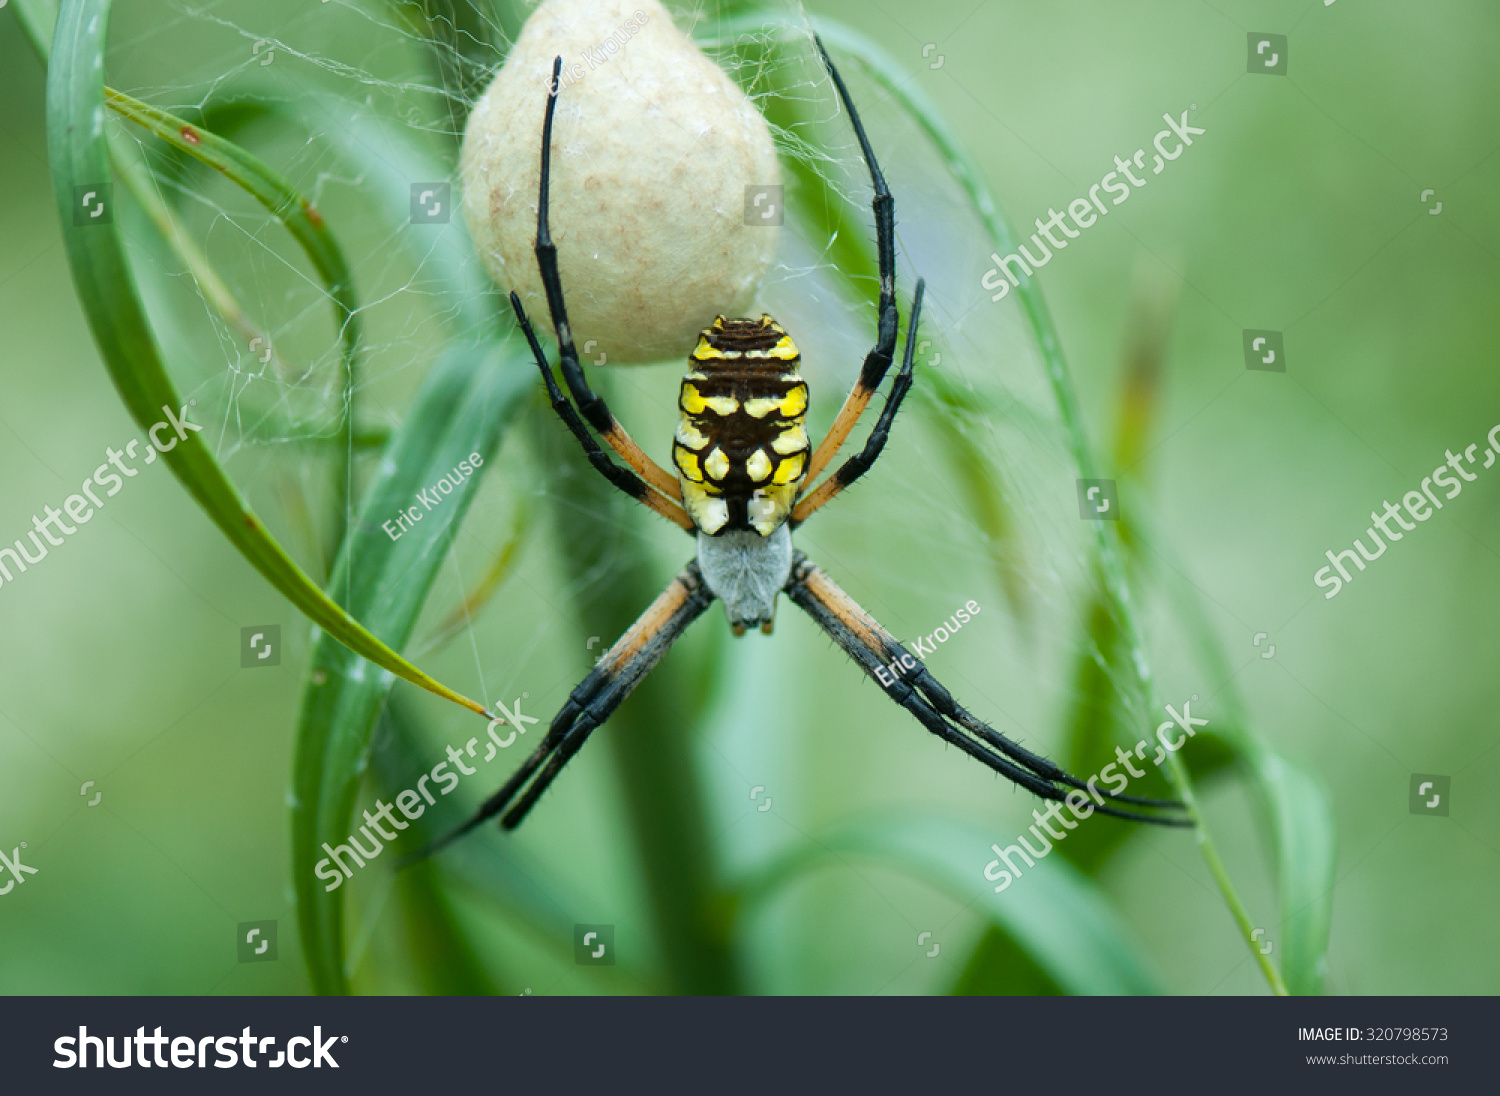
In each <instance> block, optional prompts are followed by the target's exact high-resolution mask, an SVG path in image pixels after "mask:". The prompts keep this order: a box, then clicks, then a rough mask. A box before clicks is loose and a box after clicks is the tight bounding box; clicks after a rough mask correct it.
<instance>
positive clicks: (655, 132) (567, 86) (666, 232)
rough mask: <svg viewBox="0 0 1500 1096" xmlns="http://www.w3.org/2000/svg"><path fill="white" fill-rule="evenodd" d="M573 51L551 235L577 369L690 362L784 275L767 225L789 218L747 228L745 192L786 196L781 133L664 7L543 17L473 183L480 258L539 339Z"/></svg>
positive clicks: (517, 59) (550, 0) (468, 191)
mask: <svg viewBox="0 0 1500 1096" xmlns="http://www.w3.org/2000/svg"><path fill="white" fill-rule="evenodd" d="M559 55H561V56H562V59H563V69H562V77H561V81H560V84H561V91H560V93H559V96H558V102H557V114H556V117H555V120H554V122H553V131H552V201H551V231H552V238H553V241H554V242H555V243H556V244H557V250H558V261H559V264H560V267H561V273H562V283H563V291H564V292H565V293H566V295H567V306H568V319H569V321H570V324H571V326H572V329H573V336H574V341H575V343H576V344H577V346H578V351H579V355H580V356H581V358H582V359H583V361H584V363H585V364H586V365H587V364H589V363H593V362H598V361H599V359H600V355H601V354H602V355H604V356H605V357H606V358H607V360H608V362H609V363H610V364H627V363H632V362H649V361H660V360H662V359H664V358H680V357H683V356H685V355H686V354H687V353H688V352H689V351H690V350H691V349H692V348H693V346H694V344H695V342H696V339H697V335H698V332H699V331H700V330H701V329H703V328H705V327H707V326H709V325H710V324H711V323H712V322H713V320H714V317H715V316H717V315H719V314H720V313H723V314H726V315H729V316H736V315H739V314H741V313H743V312H745V311H746V310H748V309H749V308H750V305H751V302H752V300H753V298H754V296H755V292H756V289H757V287H758V286H759V284H760V280H761V278H762V277H763V276H764V275H765V272H766V270H767V269H768V268H769V267H770V264H771V260H772V257H773V255H774V252H775V246H776V236H777V229H776V228H775V227H773V226H770V225H767V224H766V223H764V221H766V220H779V219H780V216H779V215H780V209H779V208H777V209H776V210H775V214H776V216H775V217H773V218H761V219H760V220H762V223H760V224H754V225H747V224H746V223H745V222H746V217H745V209H746V188H747V187H751V186H775V185H777V184H778V183H779V182H780V170H779V167H778V164H777V162H776V150H775V146H774V145H773V143H772V141H771V134H770V130H769V128H768V127H767V125H766V122H765V119H764V118H762V117H761V115H760V112H759V111H757V110H756V109H755V106H754V105H753V104H752V103H751V102H750V100H749V99H748V98H746V96H745V94H744V93H743V92H742V91H741V90H740V89H739V87H738V86H736V85H735V83H734V82H733V81H732V80H730V79H729V77H728V76H726V75H725V74H724V73H723V72H722V71H721V70H720V69H719V68H718V66H716V65H715V64H714V63H713V62H712V61H710V60H709V59H708V58H707V57H705V56H704V55H703V53H702V52H701V51H700V50H699V49H698V47H697V46H696V45H694V44H693V42H692V41H691V40H690V39H689V38H688V37H687V36H686V35H684V34H683V33H682V32H681V31H679V30H678V29H677V28H676V27H675V26H673V25H672V20H671V17H670V16H669V15H668V14H667V11H666V9H664V8H663V7H662V6H661V5H660V4H659V3H657V2H656V0H547V2H546V3H544V4H542V5H541V7H539V8H537V10H536V11H535V12H534V13H533V14H532V15H531V18H530V19H528V20H527V21H526V26H525V28H524V29H523V30H522V31H521V36H520V38H519V39H518V40H517V42H516V45H515V47H514V48H513V49H512V50H511V53H510V56H509V57H508V58H507V59H506V61H505V65H504V66H503V67H502V68H501V69H500V71H499V73H498V74H497V75H496V76H495V79H494V81H493V83H491V84H490V86H489V89H488V90H487V91H486V92H485V93H484V95H483V97H482V98H481V99H480V100H479V102H478V103H477V104H476V105H475V107H474V111H473V113H472V114H471V116H470V118H469V124H468V129H467V131H466V132H465V133H464V145H463V153H462V160H461V165H460V170H461V175H462V185H463V192H464V195H463V196H464V212H465V215H466V217H467V219H468V224H469V230H470V232H471V233H472V235H473V237H474V242H475V245H476V247H477V248H478V249H479V254H480V256H481V257H482V258H483V260H484V263H485V266H486V267H487V268H488V269H489V271H490V274H491V275H492V276H493V277H494V279H495V281H496V282H497V283H499V285H500V288H501V289H502V290H504V291H507V292H508V291H510V290H515V291H517V292H518V293H520V294H521V299H522V301H523V302H524V303H525V305H526V309H527V311H528V312H529V313H530V315H531V317H532V320H533V322H534V323H535V324H536V325H537V326H538V327H539V328H543V327H548V328H550V326H551V323H550V318H549V317H548V314H547V305H546V298H545V296H544V295H543V293H542V286H541V279H540V277H539V276H538V274H537V265H536V257H535V254H534V252H533V250H532V248H533V246H534V245H535V242H536V214H537V184H538V177H539V173H540V170H541V134H542V117H543V113H544V111H545V108H546V102H547V87H548V82H549V80H550V78H551V73H552V62H553V58H555V57H557V56H559ZM776 202H777V205H778V206H779V198H778V199H777V200H776ZM769 205H770V202H769V201H763V202H762V203H761V204H760V205H759V206H757V207H756V208H757V209H762V210H763V209H765V208H766V207H768V206H769ZM590 343H592V344H593V345H588V344H590Z"/></svg>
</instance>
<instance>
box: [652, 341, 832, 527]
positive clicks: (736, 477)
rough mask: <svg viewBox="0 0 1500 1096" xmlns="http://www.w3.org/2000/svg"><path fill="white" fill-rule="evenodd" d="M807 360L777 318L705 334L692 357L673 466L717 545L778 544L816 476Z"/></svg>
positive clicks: (688, 502) (692, 510) (690, 506)
mask: <svg viewBox="0 0 1500 1096" xmlns="http://www.w3.org/2000/svg"><path fill="white" fill-rule="evenodd" d="M800 360H801V358H800V355H799V354H798V352H797V347H796V344H795V343H793V342H792V339H791V336H789V335H788V334H787V333H786V331H785V330H783V329H782V327H781V325H780V324H778V323H777V322H776V321H775V320H773V319H771V317H770V316H765V315H763V316H761V318H760V319H758V320H727V319H725V318H724V317H723V316H720V317H719V318H718V319H717V320H715V321H714V325H713V326H712V327H710V328H708V329H707V330H705V331H704V332H703V333H702V334H701V335H700V336H699V339H698V345H697V347H696V348H694V350H693V353H692V354H691V355H690V357H689V362H690V363H691V368H690V369H689V370H688V373H687V375H686V376H684V377H683V379H682V387H681V389H680V391H679V393H678V400H677V406H678V409H679V410H680V411H681V412H682V418H681V419H680V421H679V422H678V424H677V435H676V438H675V440H674V441H673V445H672V460H673V463H675V464H676V466H677V472H678V479H679V481H680V482H681V484H682V497H683V503H684V505H685V506H686V507H687V511H688V514H689V515H690V516H691V517H692V519H693V522H694V524H696V525H697V526H698V528H699V529H700V530H701V531H702V532H704V533H706V534H708V535H709V536H719V535H721V534H724V533H733V532H750V531H754V532H756V533H759V534H760V535H761V536H762V537H767V536H770V535H771V534H772V533H773V532H774V531H775V530H776V529H777V528H778V527H779V526H781V525H782V524H783V523H784V522H785V521H786V519H787V515H788V514H789V513H790V512H791V509H792V503H793V502H794V501H795V500H796V497H797V491H798V489H799V488H800V487H801V485H802V480H803V478H804V477H805V476H806V474H807V460H808V442H807V431H806V429H805V426H804V423H805V421H806V418H807V383H806V382H805V381H803V379H802V377H801V375H800V374H799V373H798V372H797V366H798V364H799V362H800Z"/></svg>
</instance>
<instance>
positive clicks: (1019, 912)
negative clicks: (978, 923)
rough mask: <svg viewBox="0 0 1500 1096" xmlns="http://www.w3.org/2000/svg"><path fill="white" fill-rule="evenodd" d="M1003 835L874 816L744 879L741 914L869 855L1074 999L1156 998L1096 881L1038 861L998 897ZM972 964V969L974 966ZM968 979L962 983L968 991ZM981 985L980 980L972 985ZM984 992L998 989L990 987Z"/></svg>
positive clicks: (941, 822) (1051, 860)
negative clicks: (982, 929) (961, 910)
mask: <svg viewBox="0 0 1500 1096" xmlns="http://www.w3.org/2000/svg"><path fill="white" fill-rule="evenodd" d="M994 840H995V837H994V836H993V835H991V834H989V833H986V832H985V831H983V830H980V829H979V828H978V827H975V826H973V825H970V824H969V823H966V822H959V821H955V820H953V819H947V818H936V817H931V816H913V817H909V818H903V819H895V820H887V819H871V820H869V821H861V822H856V823H853V824H850V825H848V826H845V827H843V828H841V829H839V830H837V831H835V832H833V833H829V834H826V835H820V836H819V837H818V838H817V839H816V840H814V841H810V842H808V843H806V844H802V845H798V846H796V847H795V848H794V849H792V850H791V851H790V852H789V853H786V854H785V855H783V856H782V857H780V858H778V859H777V860H774V861H772V863H771V864H770V865H768V866H767V867H765V868H763V869H762V870H760V871H759V872H757V873H756V874H755V875H754V876H753V877H752V878H751V879H749V880H747V881H745V882H744V883H743V884H742V886H741V888H740V905H741V909H742V911H743V912H742V914H741V915H742V916H744V915H745V914H746V913H748V912H749V911H751V910H752V909H753V908H754V907H755V906H756V905H757V904H758V903H760V902H762V901H764V900H765V899H767V898H769V897H771V896H772V895H774V894H775V893H776V892H778V891H779V890H781V889H782V888H783V887H785V886H786V885H787V884H788V883H790V882H792V881H793V880H794V879H796V878H798V877H799V876H801V875H802V874H804V873H805V872H808V871H811V870H814V869H816V868H819V867H822V866H825V865H829V864H836V863H839V862H840V861H841V860H842V859H843V858H846V857H869V858H872V859H876V860H879V861H880V862H881V863H883V864H891V865H895V866H898V867H899V868H901V870H903V871H904V872H906V873H907V874H909V875H911V876H912V877H913V878H917V879H922V880H925V881H926V882H928V883H930V884H931V885H932V886H934V887H936V888H937V889H939V890H941V891H944V892H946V893H947V894H949V895H950V896H952V898H953V899H954V900H955V901H956V902H958V903H960V904H962V905H965V906H969V908H971V909H973V910H975V911H977V912H978V913H980V914H981V915H982V916H983V917H984V918H985V920H986V921H987V922H988V923H989V927H990V929H991V930H993V931H995V932H998V933H1000V934H1002V935H1003V936H1004V937H1005V938H1006V939H1007V940H1009V941H1010V942H1011V944H1012V945H1013V946H1014V947H1015V948H1017V949H1018V950H1020V951H1021V952H1023V953H1024V954H1025V955H1026V956H1027V957H1028V958H1029V959H1030V961H1031V962H1032V963H1033V964H1035V967H1036V969H1037V970H1038V971H1040V972H1041V974H1042V975H1043V976H1044V977H1045V980H1046V983H1047V984H1048V985H1051V986H1054V987H1056V989H1057V990H1059V991H1061V992H1063V993H1070V994H1154V993H1159V992H1161V991H1160V989H1159V987H1158V985H1157V983H1156V981H1155V979H1154V978H1152V976H1151V975H1150V974H1149V973H1148V972H1147V971H1146V969H1145V968H1144V967H1143V966H1141V964H1140V961H1139V960H1138V959H1137V958H1136V956H1137V955H1139V954H1140V952H1141V947H1140V944H1139V943H1138V942H1137V941H1134V940H1132V939H1130V936H1129V934H1128V932H1127V930H1126V929H1125V927H1124V926H1123V925H1122V924H1121V923H1120V922H1119V919H1118V918H1117V917H1116V916H1115V914H1114V911H1113V909H1112V908H1111V907H1110V904H1109V900H1108V899H1107V898H1106V897H1105V896H1104V894H1103V893H1102V892H1101V891H1100V890H1099V889H1098V887H1097V886H1095V884H1094V883H1093V882H1092V881H1091V880H1089V878H1088V877H1087V876H1085V875H1083V874H1082V873H1081V872H1079V871H1078V870H1077V869H1076V868H1074V867H1073V866H1072V865H1071V864H1069V863H1068V862H1067V861H1065V860H1063V859H1062V858H1061V857H1058V856H1049V857H1047V858H1046V859H1044V860H1038V861H1037V862H1036V867H1035V868H1026V869H1025V872H1024V874H1023V875H1022V876H1021V877H1020V878H1018V879H1014V880H1013V881H1012V882H1011V884H1010V885H1009V886H1008V887H1006V888H1005V890H1004V891H1002V892H1001V893H999V894H996V893H994V891H993V888H992V886H991V885H990V884H989V883H987V882H986V881H985V880H984V878H983V874H982V873H983V871H984V868H985V865H986V864H988V863H989V862H990V861H992V860H994V859H995V854H994V851H993V850H992V849H991V848H990V844H991V842H993V841H994ZM973 966H974V965H973V964H972V963H971V964H970V966H969V969H970V970H972V969H973ZM965 981H967V979H960V986H963V985H964V984H965ZM971 985H972V983H971ZM981 986H982V987H983V988H984V991H985V992H994V991H995V989H996V988H999V986H998V985H997V984H996V983H995V982H992V981H986V982H984V983H981Z"/></svg>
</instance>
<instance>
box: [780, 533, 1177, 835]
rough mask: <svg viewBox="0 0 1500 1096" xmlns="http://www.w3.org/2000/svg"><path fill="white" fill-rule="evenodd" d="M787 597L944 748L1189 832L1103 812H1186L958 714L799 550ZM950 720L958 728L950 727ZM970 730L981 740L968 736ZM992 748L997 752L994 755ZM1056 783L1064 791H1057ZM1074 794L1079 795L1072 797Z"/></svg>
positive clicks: (1029, 783)
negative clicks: (1079, 773)
mask: <svg viewBox="0 0 1500 1096" xmlns="http://www.w3.org/2000/svg"><path fill="white" fill-rule="evenodd" d="M786 595H787V597H788V598H790V599H791V600H792V602H793V603H794V604H796V605H797V606H798V607H800V608H801V609H802V610H804V611H805V612H806V613H807V614H808V615H809V616H811V617H812V618H813V619H814V620H815V621H817V623H818V625H819V626H820V627H821V628H822V629H823V630H824V631H825V632H827V633H828V635H829V636H830V637H831V638H832V639H833V641H834V642H835V643H837V644H838V645H839V646H840V647H841V648H843V650H844V653H845V654H847V655H848V656H849V657H850V658H852V659H853V660H854V661H855V663H856V664H857V665H858V666H859V667H860V669H862V670H864V672H865V673H866V674H868V675H869V676H870V677H871V678H873V679H874V680H875V682H876V684H878V685H879V686H880V687H881V689H882V691H884V692H885V694H886V695H887V696H889V697H890V698H891V699H892V700H894V701H896V703H898V704H900V705H901V707H903V708H905V709H906V710H907V711H909V712H910V713H911V714H912V715H913V716H915V717H916V718H917V721H918V722H920V723H921V724H922V726H923V727H925V728H927V730H929V731H931V732H932V733H933V734H935V735H937V736H938V737H939V738H941V739H942V740H943V741H944V742H947V743H949V744H951V745H954V746H957V747H958V748H959V749H961V750H963V751H964V753H966V754H968V755H969V756H970V757H972V758H974V759H975V760H977V761H981V762H983V763H984V764H985V765H987V766H988V767H989V768H991V769H993V770H994V771H995V772H997V773H999V774H1000V775H1001V776H1004V777H1005V778H1006V779H1008V780H1010V781H1012V782H1014V783H1016V784H1019V785H1020V786H1021V787H1023V788H1025V789H1026V790H1027V791H1029V792H1031V793H1032V794H1034V795H1037V796H1039V797H1041V798H1042V799H1051V800H1056V801H1063V800H1065V799H1066V798H1067V796H1068V795H1069V794H1070V790H1072V789H1087V790H1088V791H1089V792H1091V793H1092V794H1093V797H1094V806H1093V808H1092V809H1093V810H1094V811H1097V812H1098V813H1100V814H1108V815H1113V816H1114V817H1116V818H1125V819H1129V820H1131V821H1135V822H1150V823H1154V824H1155V825H1159V826H1191V825H1192V824H1193V823H1192V821H1191V820H1190V819H1188V818H1183V817H1177V816H1165V817H1164V816H1160V815H1153V814H1144V813H1140V812H1136V811H1125V810H1120V809H1118V808H1116V807H1112V806H1106V805H1105V804H1104V802H1103V800H1110V801H1112V802H1117V803H1129V804H1135V805H1138V806H1152V807H1162V808H1167V809H1185V808H1183V806H1182V804H1180V803H1176V802H1173V801H1170V800H1150V799H1142V798H1139V797H1135V796H1120V795H1115V794H1112V793H1110V792H1101V791H1098V790H1097V789H1093V788H1089V787H1088V785H1087V784H1086V783H1084V782H1083V781H1080V780H1078V779H1076V778H1074V777H1071V776H1068V774H1067V773H1065V772H1063V770H1062V769H1060V768H1059V767H1058V766H1056V765H1055V764H1053V763H1052V762H1050V761H1048V760H1047V759H1046V758H1043V757H1040V756H1038V755H1037V754H1034V753H1032V752H1031V751H1029V750H1025V749H1023V748H1022V747H1020V746H1017V745H1016V744H1015V743H1014V742H1011V741H1010V740H1009V739H1008V738H1006V737H1005V736H1004V735H1001V734H1000V733H999V732H998V731H995V730H994V729H993V728H991V727H989V726H987V725H986V724H984V723H982V722H980V721H979V720H977V719H975V718H974V717H973V716H972V715H970V714H969V713H968V712H967V711H965V710H964V709H963V708H961V707H960V706H959V705H958V704H957V703H956V702H955V701H954V700H953V698H952V696H950V695H949V694H948V691H947V690H946V689H944V688H943V687H942V686H941V685H939V684H938V683H937V681H936V680H935V679H934V678H933V677H932V676H931V675H930V674H929V673H928V672H927V668H926V667H925V666H923V665H922V663H921V662H920V661H918V660H917V659H916V658H915V657H914V656H912V655H911V654H910V653H909V652H908V651H907V650H906V648H905V647H903V646H902V645H901V644H900V643H899V642H897V641H896V639H895V637H894V636H892V635H891V634H890V633H889V632H888V631H886V630H885V629H884V628H882V627H881V626H880V624H879V623H877V622H876V620H875V618H874V617H872V616H871V615H870V614H869V613H867V612H865V610H864V609H862V608H860V607H859V605H858V604H856V603H855V601H854V599H853V598H851V597H850V596H849V595H848V594H846V593H844V591H843V590H841V589H839V587H838V586H837V585H836V584H835V583H834V581H833V580H832V579H830V578H829V577H828V576H827V575H826V574H825V573H824V572H823V571H822V570H821V569H819V568H818V567H816V566H815V565H813V564H812V563H810V562H808V560H807V557H805V556H803V555H802V554H801V553H800V552H799V553H797V555H796V556H795V557H794V558H793V561H792V575H791V578H790V579H789V580H788V582H787V586H786ZM955 722H956V723H957V724H958V725H957V726H955V725H954V724H955ZM964 731H969V732H970V733H971V734H973V735H976V736H977V737H978V738H979V739H981V741H975V739H974V738H972V737H970V736H969V735H968V734H965V733H964ZM991 747H994V748H993V749H992V748H991ZM1059 785H1061V786H1059ZM1072 794H1078V793H1077V792H1072Z"/></svg>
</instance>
